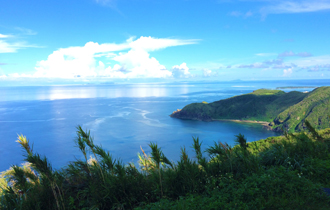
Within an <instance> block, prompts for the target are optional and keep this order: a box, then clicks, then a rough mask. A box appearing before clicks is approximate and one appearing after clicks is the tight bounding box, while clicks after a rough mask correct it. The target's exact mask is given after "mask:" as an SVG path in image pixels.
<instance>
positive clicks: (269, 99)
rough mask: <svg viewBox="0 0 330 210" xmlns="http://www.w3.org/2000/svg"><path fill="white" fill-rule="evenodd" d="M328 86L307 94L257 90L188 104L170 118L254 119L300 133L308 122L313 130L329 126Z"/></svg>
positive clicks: (206, 119)
mask: <svg viewBox="0 0 330 210" xmlns="http://www.w3.org/2000/svg"><path fill="white" fill-rule="evenodd" d="M329 115H330V87H320V88H316V89H314V90H313V91H312V92H309V93H302V92H299V91H291V92H288V93H285V92H284V91H281V90H267V89H259V90H256V91H253V92H252V93H249V94H244V95H239V96H234V97H231V98H228V99H224V100H220V101H215V102H212V103H204V102H203V103H192V104H189V105H187V106H185V107H184V108H183V109H182V110H178V111H175V112H173V113H172V114H171V115H170V116H171V117H175V118H180V119H190V120H203V121H210V120H217V119H234V120H256V121H266V122H269V123H270V124H269V125H270V127H271V129H273V130H275V131H279V132H281V131H282V128H285V130H288V131H290V132H297V131H302V130H304V129H305V128H306V127H305V126H304V121H305V120H308V121H309V122H310V123H311V124H312V126H314V127H315V128H317V129H325V128H328V127H329V123H330V117H329Z"/></svg>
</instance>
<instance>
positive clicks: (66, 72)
mask: <svg viewBox="0 0 330 210" xmlns="http://www.w3.org/2000/svg"><path fill="white" fill-rule="evenodd" d="M196 43H198V40H194V39H187V40H184V39H171V38H153V37H143V36H141V37H140V38H138V39H136V40H134V38H129V39H128V40H126V42H124V43H121V44H115V43H104V44H99V43H96V42H88V43H86V44H85V45H84V46H78V47H68V48H61V49H58V50H56V51H54V52H53V53H52V54H50V55H49V56H48V58H47V59H46V60H41V61H38V62H37V64H36V67H35V70H36V72H35V73H34V74H33V75H30V76H31V77H37V78H79V77H81V78H85V77H108V78H168V77H177V76H178V77H182V75H181V74H180V75H179V74H177V73H176V72H177V68H176V67H173V68H172V69H170V70H169V69H167V68H166V67H165V66H164V65H162V64H161V63H160V62H159V61H158V60H157V59H156V58H155V57H151V56H150V52H152V51H157V50H161V49H165V48H168V47H174V46H181V45H190V44H196ZM180 66H182V68H184V73H183V74H184V75H185V76H186V75H188V74H189V69H188V67H187V66H186V64H185V63H183V64H181V65H180Z"/></svg>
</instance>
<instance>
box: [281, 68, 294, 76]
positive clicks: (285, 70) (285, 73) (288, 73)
mask: <svg viewBox="0 0 330 210" xmlns="http://www.w3.org/2000/svg"><path fill="white" fill-rule="evenodd" d="M291 74H292V69H291V68H289V69H284V70H283V77H289V76H290V75H291Z"/></svg>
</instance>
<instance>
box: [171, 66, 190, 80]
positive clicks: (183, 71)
mask: <svg viewBox="0 0 330 210" xmlns="http://www.w3.org/2000/svg"><path fill="white" fill-rule="evenodd" d="M172 75H173V77H175V78H187V77H189V76H191V74H190V72H189V68H188V66H187V64H186V63H182V64H181V65H180V66H179V65H175V66H173V67H172Z"/></svg>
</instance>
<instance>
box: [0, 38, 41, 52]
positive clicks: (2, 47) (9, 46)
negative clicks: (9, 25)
mask: <svg viewBox="0 0 330 210" xmlns="http://www.w3.org/2000/svg"><path fill="white" fill-rule="evenodd" d="M8 38H14V36H12V35H6V34H0V53H14V52H17V50H19V49H24V48H39V47H41V46H37V45H31V44H28V43H26V42H24V41H16V42H12V41H8Z"/></svg>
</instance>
